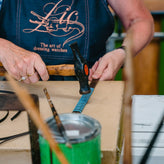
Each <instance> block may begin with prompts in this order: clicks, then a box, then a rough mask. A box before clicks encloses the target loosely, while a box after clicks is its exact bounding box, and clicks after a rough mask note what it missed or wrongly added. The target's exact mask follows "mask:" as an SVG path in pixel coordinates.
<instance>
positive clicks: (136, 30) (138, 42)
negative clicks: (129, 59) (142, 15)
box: [122, 19, 154, 55]
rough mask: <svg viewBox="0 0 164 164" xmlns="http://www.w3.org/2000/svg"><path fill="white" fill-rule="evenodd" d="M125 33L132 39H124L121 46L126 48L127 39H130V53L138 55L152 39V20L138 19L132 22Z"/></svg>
mask: <svg viewBox="0 0 164 164" xmlns="http://www.w3.org/2000/svg"><path fill="white" fill-rule="evenodd" d="M127 32H128V33H131V36H132V37H130V38H129V37H128V35H127V36H126V37H125V39H124V41H123V44H122V45H124V46H127V42H128V40H129V39H132V40H131V41H130V42H132V52H133V54H134V55H136V54H138V53H139V52H140V51H141V50H142V49H143V48H144V47H145V46H146V45H147V44H149V43H150V41H151V40H152V38H153V34H154V26H153V20H152V19H148V20H147V19H141V20H140V19H139V20H135V21H134V22H132V24H131V25H130V27H129V28H127Z"/></svg>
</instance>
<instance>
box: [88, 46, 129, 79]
mask: <svg viewBox="0 0 164 164" xmlns="http://www.w3.org/2000/svg"><path fill="white" fill-rule="evenodd" d="M125 56H126V54H125V50H123V49H121V48H120V49H115V50H114V51H111V52H108V53H106V54H105V55H104V56H103V57H102V58H100V59H99V60H98V61H96V62H95V64H94V65H93V67H92V68H91V69H90V75H89V80H92V79H100V80H102V81H105V80H114V78H115V76H116V74H117V72H118V70H119V69H120V68H121V66H122V65H123V63H124V61H125Z"/></svg>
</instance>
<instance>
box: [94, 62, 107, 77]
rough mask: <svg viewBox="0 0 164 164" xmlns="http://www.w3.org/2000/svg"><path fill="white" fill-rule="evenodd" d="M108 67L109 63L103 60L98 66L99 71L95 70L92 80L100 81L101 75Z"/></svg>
mask: <svg viewBox="0 0 164 164" xmlns="http://www.w3.org/2000/svg"><path fill="white" fill-rule="evenodd" d="M106 67H107V62H106V61H103V60H101V61H100V62H99V64H98V66H97V69H96V70H95V72H94V74H93V75H92V78H94V79H99V78H100V77H101V75H102V74H103V71H104V70H105V68H106Z"/></svg>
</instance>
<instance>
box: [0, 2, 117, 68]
mask: <svg viewBox="0 0 164 164" xmlns="http://www.w3.org/2000/svg"><path fill="white" fill-rule="evenodd" d="M113 29H114V20H113V16H112V14H111V13H110V11H109V9H108V6H107V3H106V1H105V0H3V2H2V8H1V12H0V37H1V38H5V39H7V40H9V41H11V42H13V43H15V44H16V45H18V46H20V47H22V48H25V49H27V50H29V51H33V52H36V53H38V54H39V55H40V56H41V58H42V59H43V61H44V62H45V63H46V65H56V64H73V61H74V59H73V54H72V51H71V48H70V47H69V45H70V44H71V43H73V42H77V43H78V45H79V48H80V52H81V54H82V56H83V57H84V58H85V59H86V60H87V62H88V65H89V67H91V66H92V65H93V64H94V62H95V61H96V60H98V58H99V57H101V56H102V55H104V53H105V50H106V49H105V46H106V40H107V39H108V37H109V36H110V35H111V34H112V32H113Z"/></svg>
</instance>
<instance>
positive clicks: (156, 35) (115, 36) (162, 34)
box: [110, 32, 164, 40]
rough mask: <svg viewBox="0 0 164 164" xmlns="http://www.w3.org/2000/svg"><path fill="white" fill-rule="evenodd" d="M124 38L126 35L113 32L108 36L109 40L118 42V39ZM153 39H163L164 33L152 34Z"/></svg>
mask: <svg viewBox="0 0 164 164" xmlns="http://www.w3.org/2000/svg"><path fill="white" fill-rule="evenodd" d="M125 36H126V33H121V34H118V33H116V32H114V33H113V34H112V35H111V36H110V38H112V39H118V40H120V39H123V38H125ZM154 38H160V39H164V32H155V33H154Z"/></svg>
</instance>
